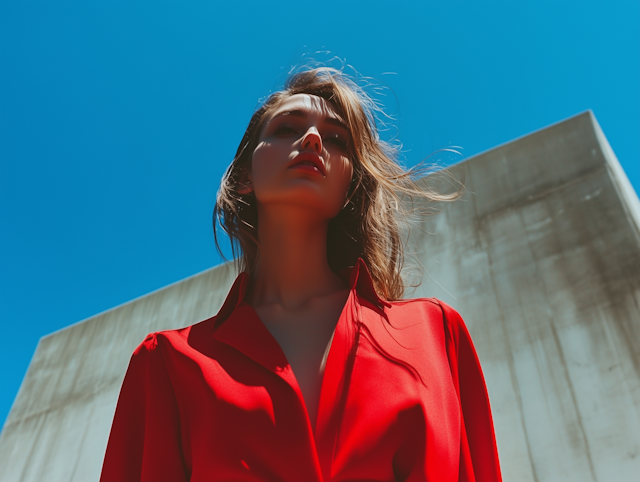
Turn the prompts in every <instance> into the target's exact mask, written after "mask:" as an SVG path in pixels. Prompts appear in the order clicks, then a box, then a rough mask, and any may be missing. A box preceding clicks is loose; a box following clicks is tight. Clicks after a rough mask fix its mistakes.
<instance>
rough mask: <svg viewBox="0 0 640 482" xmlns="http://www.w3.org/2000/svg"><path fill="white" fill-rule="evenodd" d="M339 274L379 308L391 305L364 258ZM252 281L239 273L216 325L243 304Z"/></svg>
mask: <svg viewBox="0 0 640 482" xmlns="http://www.w3.org/2000/svg"><path fill="white" fill-rule="evenodd" d="M338 275H339V276H340V277H341V278H342V279H343V280H344V281H348V284H349V289H350V290H351V291H353V290H354V289H355V290H356V292H357V293H358V295H360V296H363V297H365V298H367V299H368V300H369V301H370V302H372V303H373V304H374V305H375V306H377V307H378V308H381V309H383V307H385V306H386V307H389V306H391V305H390V304H389V303H388V302H387V301H385V300H383V299H382V298H380V297H379V296H378V293H377V292H376V289H375V287H374V284H373V280H372V279H371V274H370V273H369V269H368V268H367V265H366V263H365V262H364V260H363V259H362V258H358V261H356V264H355V266H353V267H351V268H345V269H343V270H342V271H340V273H338ZM250 281H251V277H250V275H249V273H247V272H246V271H243V272H242V273H240V274H239V275H238V277H237V278H236V280H235V281H234V283H233V285H232V286H231V290H229V294H228V295H227V298H226V299H225V301H224V303H223V304H222V308H220V311H219V312H218V314H217V315H216V323H215V327H219V326H220V325H221V324H222V323H223V322H224V321H225V320H226V319H227V318H228V317H229V316H230V315H231V313H233V312H234V311H235V310H236V308H238V306H240V305H241V304H242V302H243V301H244V298H245V295H246V293H247V288H248V287H249V282H250Z"/></svg>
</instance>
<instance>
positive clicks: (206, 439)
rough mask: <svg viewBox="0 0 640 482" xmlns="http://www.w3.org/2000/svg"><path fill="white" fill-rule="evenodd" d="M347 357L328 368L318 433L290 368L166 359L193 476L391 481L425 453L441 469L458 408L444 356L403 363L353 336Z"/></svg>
mask: <svg viewBox="0 0 640 482" xmlns="http://www.w3.org/2000/svg"><path fill="white" fill-rule="evenodd" d="M382 348H384V347H382ZM350 353H351V356H349V357H347V358H345V359H340V358H339V357H337V356H335V357H333V358H334V361H338V363H333V365H331V366H329V367H328V370H329V374H328V375H329V376H328V378H329V379H328V380H324V382H323V387H322V394H321V396H319V397H318V400H319V407H318V413H319V420H318V424H317V425H316V426H315V427H312V426H311V424H310V422H309V417H308V413H307V408H306V406H305V403H304V399H303V398H302V397H301V393H300V391H299V390H298V389H297V387H296V378H295V377H293V374H292V373H291V372H290V368H289V369H288V368H286V367H284V368H282V369H281V370H278V369H276V370H273V371H272V370H268V369H266V368H265V367H263V366H259V365H257V364H256V363H254V362H253V361H252V360H250V359H248V358H246V357H244V356H243V355H242V354H241V353H238V352H237V351H234V350H233V349H228V348H225V347H220V349H219V350H217V353H216V356H215V357H209V356H204V355H203V356H202V357H201V358H198V357H195V358H196V359H194V356H193V354H191V355H192V356H189V357H179V358H178V359H176V360H174V361H172V363H171V365H172V368H171V370H170V371H173V374H172V377H171V378H172V382H173V383H174V388H175V390H176V398H177V400H178V405H179V411H180V418H181V426H182V427H183V445H184V446H185V454H186V455H187V456H188V457H187V458H188V459H189V463H190V465H191V471H192V474H193V475H194V476H195V475H198V476H199V475H202V478H203V479H204V478H206V477H210V479H207V480H225V477H226V478H227V479H229V478H232V479H234V480H243V479H244V480H260V477H262V478H263V479H264V478H265V477H266V478H267V479H269V478H272V479H273V477H275V475H269V474H278V476H277V478H279V479H282V480H322V479H320V478H319V477H320V475H319V474H320V473H321V472H323V471H326V470H329V471H330V472H331V473H332V474H333V476H332V479H331V480H358V479H361V480H396V478H398V477H399V476H400V475H399V474H408V473H411V472H412V471H414V470H416V467H419V466H420V467H423V468H424V467H425V457H428V458H435V459H438V460H439V462H438V463H439V464H440V465H441V466H443V465H446V464H447V463H448V462H447V461H448V460H449V459H450V458H451V457H450V455H451V453H453V452H455V450H456V444H458V443H459V439H458V438H457V434H458V433H459V408H458V405H457V398H456V396H455V390H454V389H453V386H452V383H451V375H450V373H449V371H448V370H449V369H448V363H447V361H446V353H445V352H444V350H442V351H441V352H439V353H432V354H431V355H430V356H431V358H432V359H430V360H426V359H425V358H429V355H427V354H424V356H420V357H417V358H416V356H409V357H406V358H407V360H404V361H402V360H398V359H397V355H398V353H396V352H394V353H386V354H385V353H384V349H383V350H382V351H381V347H378V346H376V344H375V343H373V342H371V341H370V340H368V339H367V338H366V337H364V336H360V339H359V341H358V343H357V346H354V347H353V349H352V350H351V352H350ZM443 355H444V356H443ZM394 358H396V359H395V360H394ZM342 362H344V363H342ZM412 363H413V364H415V365H416V366H415V367H412V366H411V364H412ZM425 367H428V372H427V373H417V372H416V371H415V370H416V369H418V370H420V371H421V372H424V368H425ZM314 429H315V430H314ZM452 434H454V435H453V436H452ZM427 447H431V449H430V450H429V451H428V450H427ZM435 459H434V460H435ZM456 460H457V459H456ZM223 467H224V470H222V471H221V468H223ZM327 467H329V469H327ZM418 470H422V469H418ZM425 470H426V469H425ZM212 474H226V475H224V477H220V478H217V475H216V476H215V477H213V478H211V477H212ZM205 476H206V477H205ZM254 476H255V477H256V478H255V479H252V477H254ZM192 480H199V479H198V478H197V477H196V478H193V479H192ZM274 480H275V479H274ZM442 480H446V479H442Z"/></svg>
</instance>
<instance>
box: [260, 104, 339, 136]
mask: <svg viewBox="0 0 640 482" xmlns="http://www.w3.org/2000/svg"><path fill="white" fill-rule="evenodd" d="M285 115H292V116H294V117H300V118H302V119H306V118H307V113H306V112H305V111H304V110H300V109H292V110H285V111H282V112H278V113H277V114H276V115H274V116H273V117H272V118H271V120H274V119H276V118H277V117H282V116H285ZM324 121H325V122H326V123H327V124H331V125H334V126H336V127H340V128H342V129H344V130H345V131H348V130H349V128H348V127H347V125H346V124H345V123H344V122H342V121H341V120H340V119H338V118H337V117H331V116H326V117H325V118H324Z"/></svg>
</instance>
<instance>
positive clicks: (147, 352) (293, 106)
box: [101, 68, 500, 482]
mask: <svg viewBox="0 0 640 482" xmlns="http://www.w3.org/2000/svg"><path fill="white" fill-rule="evenodd" d="M374 110H375V104H374V103H373V102H372V101H371V99H370V98H369V97H368V96H367V95H366V94H365V93H364V92H363V91H362V90H361V89H360V88H359V87H358V86H357V85H356V84H355V82H353V81H352V80H351V79H350V78H348V77H347V76H346V75H344V74H342V73H341V72H339V71H336V70H333V69H329V68H318V69H312V70H307V71H303V72H299V73H297V74H294V75H292V76H291V77H290V78H289V80H288V81H287V83H286V85H285V89H284V90H283V91H281V92H278V93H275V94H273V95H272V96H270V97H269V98H268V99H267V101H266V102H265V103H264V105H263V106H262V107H261V108H260V109H259V110H258V111H257V112H256V113H255V114H254V115H253V117H252V119H251V122H250V123H249V127H248V128H247V131H246V133H245V135H244V137H243V139H242V142H241V144H240V147H239V148H238V151H237V154H236V157H235V159H234V161H233V163H232V164H231V166H230V167H229V169H228V170H227V173H226V175H225V177H224V179H223V181H222V185H221V187H220V191H219V193H218V199H217V204H216V209H215V213H214V232H215V224H216V221H219V222H220V224H221V225H222V227H223V229H224V230H225V231H226V232H227V233H228V235H229V236H230V237H231V239H232V242H233V243H234V244H233V246H234V253H236V252H238V251H239V254H240V255H241V256H240V257H238V262H239V264H240V268H241V269H242V273H241V274H240V275H239V276H238V278H237V279H236V281H235V283H234V285H233V287H232V288H231V291H230V293H229V295H228V296H227V299H226V301H225V302H224V304H223V306H222V308H221V309H220V311H219V313H218V314H217V315H216V316H215V317H213V318H211V319H208V320H205V321H203V322H201V323H198V324H196V325H193V326H190V327H187V328H183V329H179V330H171V331H165V332H160V333H155V334H151V335H149V336H148V337H147V338H146V340H145V341H144V342H143V343H142V344H141V345H140V346H139V347H138V348H137V350H136V351H135V352H134V354H133V357H132V359H131V362H130V365H129V369H128V371H127V375H126V377H125V381H124V384H123V387H122V391H121V394H120V399H119V401H118V406H117V409H116V415H115V419H114V422H113V427H112V430H111V435H110V439H109V444H108V447H107V453H106V457H105V461H104V466H103V472H102V479H101V480H102V481H103V482H106V481H129V480H131V481H133V480H136V481H139V480H142V481H158V480H160V481H163V480H167V481H186V480H190V481H218V480H220V481H222V480H225V481H228V480H234V481H235V480H238V481H240V480H242V481H267V480H268V481H329V480H331V481H356V480H363V481H364V480H367V481H374V480H375V481H396V480H397V481H400V480H407V481H409V480H411V481H426V480H429V481H438V482H442V481H458V480H460V481H497V480H500V469H499V464H498V457H497V450H496V443H495V437H494V433H493V424H492V419H491V412H490V408H489V401H488V397H487V392H486V389H485V384H484V379H483V376H482V372H481V369H480V365H479V362H478V359H477V356H476V354H475V350H474V348H473V345H472V343H471V339H470V338H469V334H468V332H467V330H466V328H465V325H464V323H463V321H462V319H461V318H460V316H459V315H458V314H457V313H456V312H455V311H454V310H453V309H452V308H450V307H448V306H447V305H445V304H444V303H442V302H440V301H438V300H436V299H417V300H402V299H401V298H402V296H403V292H404V288H405V286H404V283H403V280H402V277H401V275H400V268H401V266H402V259H403V249H402V248H403V247H402V243H401V236H400V227H401V226H400V222H401V221H402V220H403V219H406V216H407V213H406V212H405V211H403V209H405V208H404V207H403V206H404V204H403V203H399V202H398V201H399V196H403V195H405V196H406V195H408V196H422V197H425V198H427V199H444V198H446V197H444V196H438V195H436V194H435V193H433V192H430V191H425V190H424V189H423V188H420V187H419V186H418V185H417V184H415V183H414V181H413V179H415V177H416V173H417V171H415V170H414V171H405V170H403V169H402V168H401V167H400V166H399V165H398V164H397V163H396V161H395V160H394V157H395V156H394V154H395V152H394V151H393V149H391V148H390V147H389V146H388V145H387V144H386V143H384V142H383V141H381V140H380V139H379V137H378V134H377V131H376V126H375V120H374V115H373V114H374Z"/></svg>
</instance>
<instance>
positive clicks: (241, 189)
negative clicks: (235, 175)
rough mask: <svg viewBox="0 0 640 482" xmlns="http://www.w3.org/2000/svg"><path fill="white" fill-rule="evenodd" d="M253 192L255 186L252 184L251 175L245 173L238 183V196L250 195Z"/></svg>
mask: <svg viewBox="0 0 640 482" xmlns="http://www.w3.org/2000/svg"><path fill="white" fill-rule="evenodd" d="M252 192H253V184H251V173H250V172H248V171H245V172H244V173H243V174H242V175H241V176H240V181H239V182H238V194H250V193H252Z"/></svg>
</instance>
